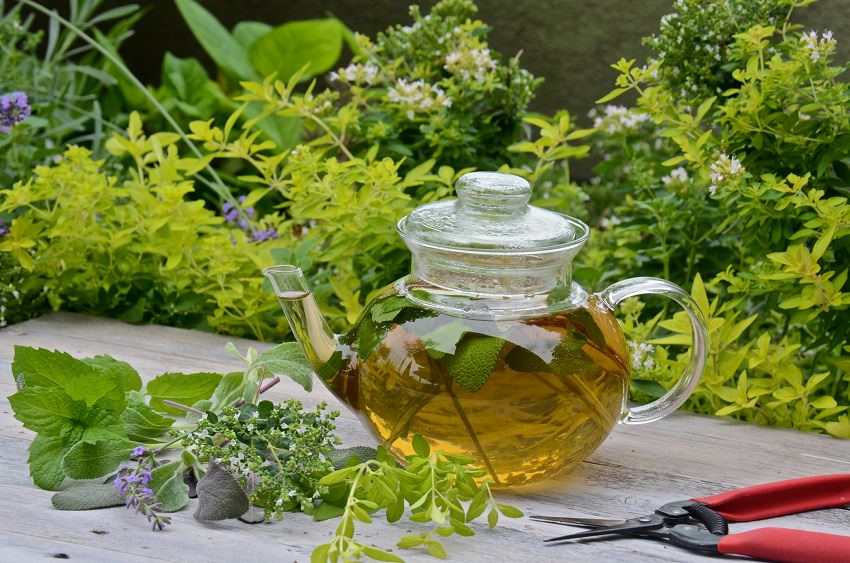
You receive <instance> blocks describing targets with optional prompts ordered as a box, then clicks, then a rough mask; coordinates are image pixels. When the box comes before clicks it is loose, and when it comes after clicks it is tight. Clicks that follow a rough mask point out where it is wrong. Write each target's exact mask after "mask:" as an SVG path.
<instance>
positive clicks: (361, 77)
mask: <svg viewBox="0 0 850 563" xmlns="http://www.w3.org/2000/svg"><path fill="white" fill-rule="evenodd" d="M379 70H380V69H378V67H377V66H376V65H374V64H372V63H366V64H365V65H364V64H361V63H351V64H350V65H348V66H347V67H345V68H341V69H339V70H338V71H336V72H332V73H330V79H331V81H332V82H336V81H338V80H342V81H345V82H350V83H352V84H362V85H364V86H371V85H372V84H374V83H375V80H376V79H377V77H378V72H379Z"/></svg>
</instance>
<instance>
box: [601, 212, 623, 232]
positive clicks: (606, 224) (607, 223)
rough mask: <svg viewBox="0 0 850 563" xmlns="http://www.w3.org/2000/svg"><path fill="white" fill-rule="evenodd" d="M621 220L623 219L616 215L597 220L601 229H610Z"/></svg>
mask: <svg viewBox="0 0 850 563" xmlns="http://www.w3.org/2000/svg"><path fill="white" fill-rule="evenodd" d="M622 222H623V220H622V219H620V218H619V217H616V216H611V217H603V218H602V219H600V220H599V228H600V229H602V230H603V231H607V230H608V229H610V228H612V227H616V226H617V225H619V224H620V223H622Z"/></svg>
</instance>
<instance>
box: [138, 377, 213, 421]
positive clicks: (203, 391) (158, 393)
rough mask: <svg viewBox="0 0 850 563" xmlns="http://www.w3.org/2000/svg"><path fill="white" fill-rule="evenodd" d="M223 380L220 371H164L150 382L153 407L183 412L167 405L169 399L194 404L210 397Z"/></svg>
mask: <svg viewBox="0 0 850 563" xmlns="http://www.w3.org/2000/svg"><path fill="white" fill-rule="evenodd" d="M220 381H221V374H220V373H188V374H187V373H164V374H162V375H160V376H159V377H157V378H155V379H154V380H153V381H151V382H150V383H148V393H149V394H150V396H151V407H153V408H154V409H156V410H158V411H161V412H168V413H173V414H183V411H181V410H178V409H175V408H172V407H167V406H165V405H164V404H163V402H162V401H163V400H165V399H168V400H170V401H174V402H175V403H181V404H183V405H192V404H194V403H196V402H197V401H200V400H202V399H209V398H210V397H211V396H212V394H213V391H215V388H216V387H217V386H218V384H219V382H220Z"/></svg>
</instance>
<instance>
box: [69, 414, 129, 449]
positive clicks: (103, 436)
mask: <svg viewBox="0 0 850 563" xmlns="http://www.w3.org/2000/svg"><path fill="white" fill-rule="evenodd" d="M77 424H79V425H80V426H81V427H82V428H83V433H82V436H80V438H79V439H80V440H82V441H84V442H88V443H90V444H93V443H95V442H97V441H99V440H107V441H116V440H117V441H121V440H126V439H127V432H126V431H125V430H124V423H123V422H121V418H120V417H119V415H117V414H115V413H114V412H112V411H109V410H106V409H103V408H100V407H94V408H93V409H90V410H88V411H87V412H86V413H85V415H84V416H82V417H81V418H80V419H79V420H78V421H77Z"/></svg>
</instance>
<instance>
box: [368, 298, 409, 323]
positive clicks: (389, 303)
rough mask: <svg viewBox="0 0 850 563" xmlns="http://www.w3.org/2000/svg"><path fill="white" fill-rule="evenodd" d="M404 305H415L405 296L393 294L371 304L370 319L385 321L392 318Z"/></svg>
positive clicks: (378, 321) (379, 321) (377, 321)
mask: <svg viewBox="0 0 850 563" xmlns="http://www.w3.org/2000/svg"><path fill="white" fill-rule="evenodd" d="M405 307H415V305H414V304H413V303H411V302H410V301H408V300H407V299H406V298H405V297H402V296H400V295H394V296H392V297H390V298H389V299H385V300H384V301H379V302H377V303H375V304H374V305H373V306H372V320H373V321H375V322H376V323H386V322H390V321H392V320H394V319H395V318H396V317H397V316H398V314H399V312H400V311H401V310H402V309H404V308H405Z"/></svg>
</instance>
